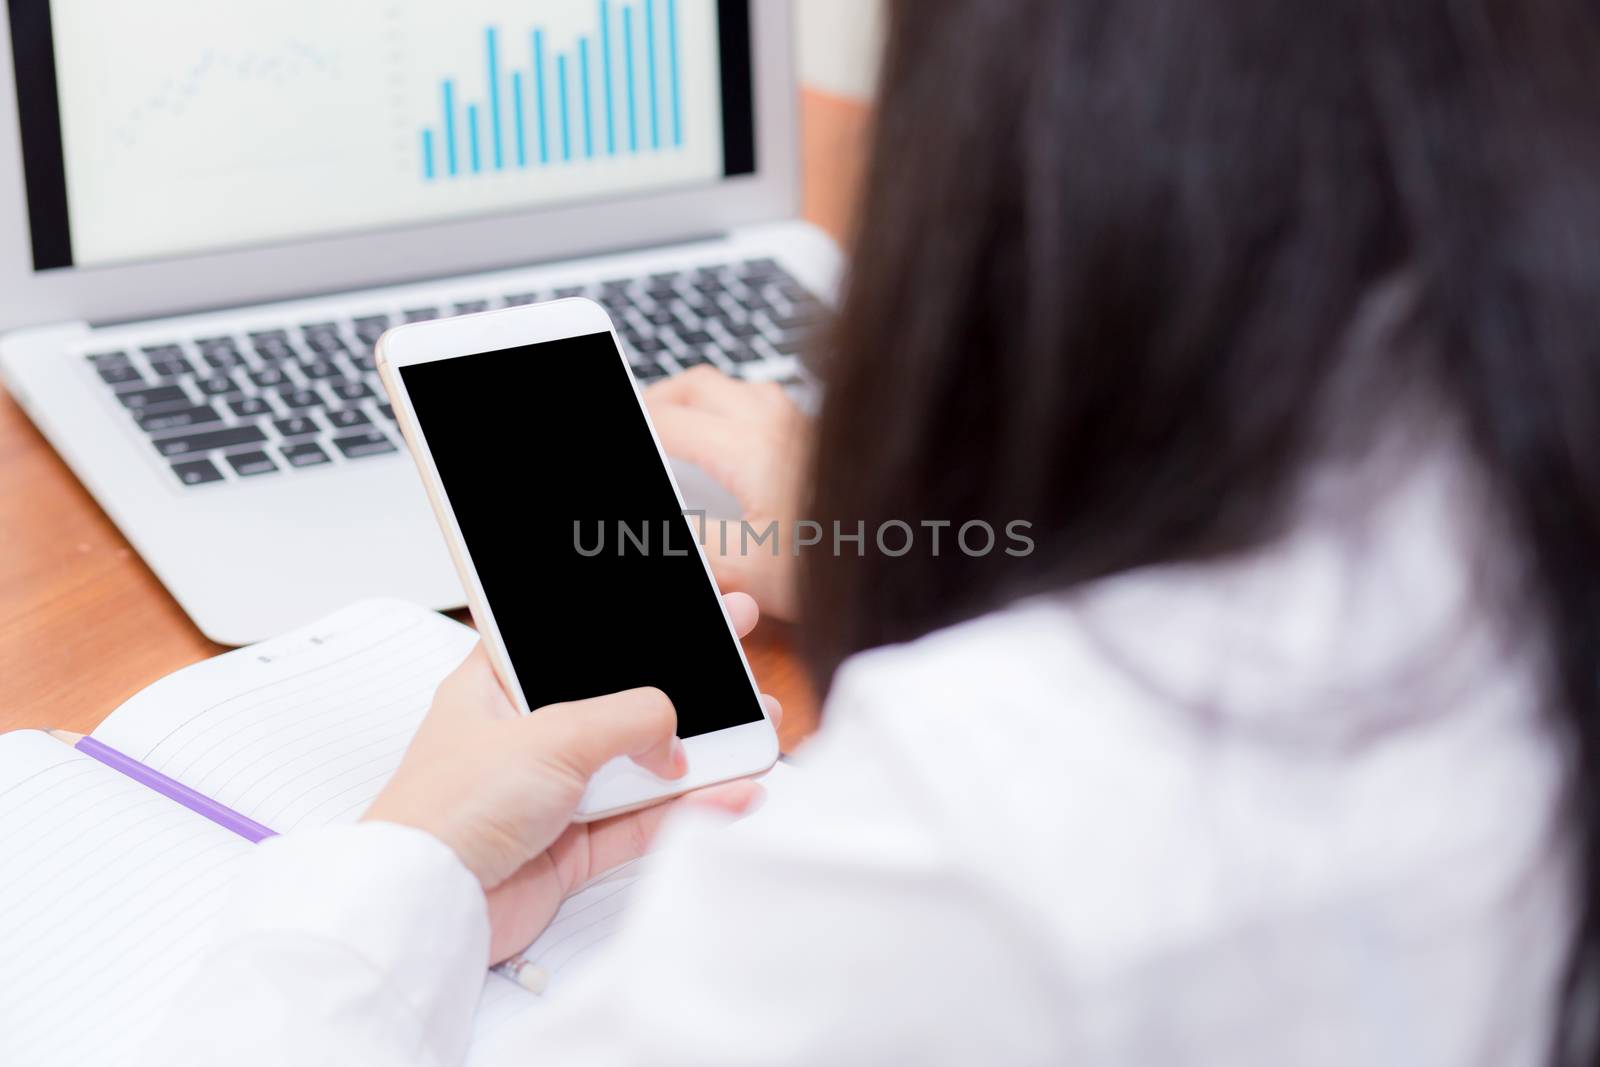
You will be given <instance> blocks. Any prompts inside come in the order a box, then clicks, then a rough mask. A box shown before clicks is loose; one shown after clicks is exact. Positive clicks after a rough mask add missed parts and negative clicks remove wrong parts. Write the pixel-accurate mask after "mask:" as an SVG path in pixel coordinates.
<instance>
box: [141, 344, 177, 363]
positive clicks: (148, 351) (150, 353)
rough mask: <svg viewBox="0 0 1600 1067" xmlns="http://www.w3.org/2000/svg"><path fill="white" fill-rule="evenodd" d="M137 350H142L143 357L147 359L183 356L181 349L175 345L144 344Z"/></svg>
mask: <svg viewBox="0 0 1600 1067" xmlns="http://www.w3.org/2000/svg"><path fill="white" fill-rule="evenodd" d="M139 351H141V352H143V353H144V355H145V358H146V359H149V360H158V359H182V358H183V349H181V348H179V347H178V346H177V345H146V346H145V347H143V348H141V349H139Z"/></svg>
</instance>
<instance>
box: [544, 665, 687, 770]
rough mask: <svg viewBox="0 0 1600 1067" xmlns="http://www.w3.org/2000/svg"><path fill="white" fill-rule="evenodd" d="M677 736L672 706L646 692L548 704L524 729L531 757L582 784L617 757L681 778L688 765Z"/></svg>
mask: <svg viewBox="0 0 1600 1067" xmlns="http://www.w3.org/2000/svg"><path fill="white" fill-rule="evenodd" d="M677 730H678V713H677V711H676V710H675V709H674V708H673V706H672V701H671V700H669V699H667V694H665V693H663V692H662V691H661V690H659V689H656V688H653V687H649V686H646V687H644V688H641V689H626V690H624V691H622V692H620V693H612V694H611V695H609V696H603V697H596V698H594V699H592V700H574V701H571V702H569V703H565V704H551V705H548V706H547V707H543V708H540V709H539V710H537V711H535V712H534V713H533V714H532V715H530V716H529V717H528V722H527V727H526V732H527V737H528V741H529V745H530V747H532V748H533V750H534V751H535V752H538V753H539V754H540V755H541V756H542V757H544V758H546V759H549V760H554V761H556V762H557V763H559V764H562V765H564V766H566V767H567V768H568V769H569V770H571V771H572V772H573V773H574V774H576V775H578V776H579V777H581V778H582V779H584V780H585V781H587V780H588V779H590V778H593V777H594V774H595V772H596V771H598V770H599V769H600V768H601V767H602V766H604V765H605V764H606V763H607V762H608V761H609V760H612V759H614V758H616V757H617V756H628V757H631V758H632V759H633V761H634V762H635V763H638V764H639V765H640V766H641V767H644V768H645V769H646V770H648V771H650V772H652V773H653V774H658V775H660V776H661V777H663V778H678V777H681V776H682V775H683V773H684V771H685V770H687V769H688V765H687V762H686V760H685V758H684V754H683V743H682V742H681V741H679V740H678V739H677V737H676V734H677Z"/></svg>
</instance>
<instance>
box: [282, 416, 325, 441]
mask: <svg viewBox="0 0 1600 1067" xmlns="http://www.w3.org/2000/svg"><path fill="white" fill-rule="evenodd" d="M272 425H274V426H276V427H277V428H278V432H279V433H281V434H283V436H285V437H309V436H310V435H312V434H315V433H321V432H322V427H321V426H318V425H317V420H316V419H313V418H312V417H311V416H309V415H295V416H293V417H292V418H287V419H277V420H275V421H274V422H273V424H272Z"/></svg>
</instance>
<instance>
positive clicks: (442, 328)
mask: <svg viewBox="0 0 1600 1067" xmlns="http://www.w3.org/2000/svg"><path fill="white" fill-rule="evenodd" d="M377 363H378V371H379V373H380V375H381V376H382V378H383V383H384V385H385V386H386V387H387V389H388V391H389V398H390V400H391V402H392V403H393V405H394V410H395V415H396V419H397V421H398V423H399V425H400V429H401V432H402V433H403V434H404V435H405V438H406V441H407V442H408V443H409V444H410V446H411V453H412V456H413V457H414V458H415V459H416V461H417V467H418V468H419V469H420V471H421V472H422V481H423V484H424V485H425V486H426V488H427V491H428V497H429V499H430V500H431V501H432V503H433V509H434V512H435V514H436V515H437V516H438V519H439V525H440V527H441V528H442V529H443V531H444V535H445V540H446V541H447V542H448V544H449V547H450V552H451V555H452V556H453V558H454V559H455V564H456V569H457V570H458V571H459V573H460V575H461V584H462V585H463V586H464V587H465V589H466V594H467V602H468V606H469V607H470V608H471V610H472V616H473V619H474V620H475V621H476V623H477V626H478V632H479V634H480V635H481V636H482V639H483V642H484V645H485V647H486V648H487V649H488V652H489V656H490V659H491V661H492V662H493V663H494V667H495V670H496V672H497V673H498V674H499V676H500V680H501V682H502V683H503V684H504V685H505V688H506V692H507V693H509V694H510V695H511V698H512V700H513V701H514V702H515V703H516V705H517V706H518V708H520V709H521V710H522V711H523V712H536V710H537V709H538V708H541V707H544V706H546V705H549V704H554V703H558V702H562V701H569V700H583V699H587V698H590V697H597V696H603V695H605V694H607V693H614V692H617V691H619V690H623V689H631V688H634V687H636V686H646V685H653V686H656V687H657V688H659V689H661V690H663V691H664V692H665V693H666V694H667V696H668V697H670V698H671V700H672V703H673V706H674V707H675V708H676V709H677V712H678V735H679V736H680V737H682V738H683V742H684V747H685V748H686V749H687V750H688V755H689V773H688V774H687V775H686V776H684V777H683V778H681V779H677V780H674V781H669V780H667V779H663V778H658V777H657V776H655V775H653V774H651V773H649V772H648V771H645V770H644V769H643V768H641V767H639V766H638V765H637V764H635V763H633V762H632V761H630V760H625V759H617V760H612V761H611V762H610V763H609V764H607V765H606V766H605V767H604V768H603V769H602V770H601V772H600V773H599V774H598V775H597V776H596V777H595V778H594V779H593V780H592V781H591V783H590V785H589V789H588V792H587V793H585V795H584V798H583V803H582V805H581V807H580V808H579V813H578V817H579V819H580V820H589V819H597V818H600V817H602V816H605V815H613V814H617V813H619V812H623V811H628V810H631V809H634V808H640V807H645V806H647V805H649V804H653V803H655V802H656V801H659V800H661V799H663V798H666V797H670V796H673V795H675V794H678V793H682V792H686V791H688V790H690V789H698V788H700V787H701V786H706V785H711V784H713V783H715V782H722V781H727V780H729V779H733V778H742V777H745V776H748V775H753V774H760V773H761V772H763V771H765V770H767V769H768V768H770V767H771V766H772V764H773V762H774V761H775V760H776V759H777V757H778V736H777V733H776V731H775V730H774V729H773V727H772V723H771V722H769V721H768V719H767V717H766V712H765V709H764V708H763V706H762V703H761V699H760V695H759V692H758V690H757V688H756V683H755V678H754V676H753V675H752V674H751V673H750V665H749V663H748V662H747V661H746V660H745V657H744V650H743V649H742V648H741V647H740V644H739V641H738V638H737V636H736V635H735V634H734V630H733V623H732V621H731V620H730V619H729V618H728V614H727V611H726V609H725V608H724V607H723V603H722V597H721V595H720V594H719V593H718V591H717V586H716V582H715V580H714V579H713V578H712V576H711V568H710V566H709V565H708V564H707V563H706V559H705V556H704V554H703V552H702V551H701V546H700V542H699V538H698V537H696V532H697V528H696V526H695V524H694V519H693V517H692V516H689V515H686V514H685V512H684V505H683V498H682V495H681V494H680V493H679V490H678V485H677V482H676V480H675V479H674V478H673V475H672V470H671V468H670V466H669V465H668V463H667V458H666V454H665V453H664V452H663V451H662V449H661V442H660V441H659V440H658V439H657V437H656V434H655V430H654V428H653V427H652V426H651V425H650V420H649V417H648V416H647V415H646V412H645V407H644V401H643V399H642V398H641V397H640V395H639V390H638V387H637V385H635V383H634V379H633V372H632V370H631V369H630V368H629V366H628V361H627V359H626V358H625V357H624V356H623V353H622V347H621V345H620V344H619V343H618V341H617V337H616V333H615V331H614V330H613V329H612V324H611V319H610V317H609V316H607V314H606V312H605V309H603V308H602V307H600V305H599V304H596V303H594V302H592V301H589V300H583V299H569V300H556V301H552V302H550V303H546V304H533V305H528V306H524V307H516V308H507V309H505V310H501V311H487V312H482V313H480V314H476V315H464V316H461V317H458V318H451V319H439V320H435V321H432V322H419V323H413V324H411V325H407V326H399V327H396V328H395V329H392V330H390V331H389V332H388V333H386V334H384V335H383V337H382V338H381V339H380V340H379V341H378V346H377Z"/></svg>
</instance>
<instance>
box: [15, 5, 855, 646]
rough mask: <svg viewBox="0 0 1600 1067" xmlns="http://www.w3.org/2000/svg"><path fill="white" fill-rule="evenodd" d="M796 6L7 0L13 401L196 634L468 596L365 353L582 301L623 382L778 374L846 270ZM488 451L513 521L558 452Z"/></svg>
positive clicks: (524, 512) (690, 488)
mask: <svg viewBox="0 0 1600 1067" xmlns="http://www.w3.org/2000/svg"><path fill="white" fill-rule="evenodd" d="M789 18H790V11H789V7H788V4H787V2H786V0H572V2H562V0H544V2H542V3H537V4H529V3H520V2H516V3H514V2H510V0H479V2H474V3H471V4H396V3H392V2H389V0H340V2H339V3H327V2H326V0H279V2H277V3H273V4H218V3H215V2H208V0H144V2H142V3H138V4H129V3H122V2H112V0H94V2H90V0H50V2H46V0H13V2H12V3H11V5H10V19H9V27H8V30H9V40H10V44H11V47H10V49H9V50H8V51H9V54H10V55H11V57H12V61H13V67H14V72H13V73H14V78H12V79H9V80H8V79H0V81H3V83H4V88H3V89H0V93H4V94H8V95H10V96H11V97H12V99H8V100H0V116H3V117H0V122H4V123H6V124H8V125H10V126H11V127H12V128H11V129H8V130H4V131H0V145H4V146H7V148H6V150H8V151H10V152H12V153H13V156H14V158H15V160H16V165H14V166H12V165H7V166H0V232H3V235H4V239H3V240H0V329H3V330H4V331H6V332H5V336H4V337H3V339H0V371H3V374H4V379H5V383H6V386H7V387H8V388H9V390H10V391H11V393H12V394H13V395H14V396H15V397H16V399H17V400H18V402H19V403H20V404H21V405H22V406H23V407H24V408H25V409H26V410H27V412H28V413H29V415H30V416H31V417H32V419H33V420H34V422H35V423H37V424H38V426H39V428H40V429H41V430H42V431H43V432H44V434H45V435H46V436H47V437H48V438H49V440H50V441H51V443H52V444H53V445H54V446H55V448H56V449H57V450H58V451H59V452H60V453H61V455H62V456H63V457H64V458H65V459H66V461H67V463H68V464H69V465H70V466H71V468H72V470H73V471H74V472H75V473H76V474H77V476H78V477H79V478H80V479H81V480H82V481H83V483H84V484H85V485H86V486H87V487H88V488H89V490H90V491H91V492H92V493H93V494H94V496H95V498H96V499H97V500H98V501H99V503H100V505H101V506H102V507H103V508H105V510H106V512H107V513H108V514H109V515H110V516H111V518H112V519H113V520H114V521H115V522H116V523H117V525H118V526H119V527H120V528H121V530H122V531H123V533H124V534H126V535H127V537H128V540H129V541H131V542H132V543H133V545H134V547H135V548H136V549H137V550H138V551H139V552H140V554H141V555H142V556H143V557H144V559H145V560H146V561H147V562H148V563H149V564H150V566H151V568H152V569H154V571H155V572H156V574H157V575H159V576H160V578H161V580H162V581H163V582H164V583H166V586H167V588H168V589H169V590H171V592H172V594H173V596H175V597H176V598H177V599H178V601H179V602H180V603H181V604H182V605H183V607H184V609H185V610H186V611H187V612H188V613H189V615H190V617H191V618H193V619H194V621H195V622H196V624H198V626H199V627H200V629H201V630H203V631H204V632H205V633H206V634H207V635H208V636H209V637H211V638H213V639H215V640H217V641H220V642H223V643H225V644H241V643H245V642H249V641H253V640H257V639H260V638H264V637H267V636H270V635H272V634H275V633H278V632H280V631H282V630H285V629H288V628H290V627H292V626H294V625H296V624H297V623H300V622H303V621H306V620H309V619H312V618H314V617H316V616H318V615H320V614H322V613H324V612H326V611H328V610H330V609H333V608H335V607H337V606H339V605H342V604H345V603H347V602H349V601H351V600H355V599H357V598H360V597H364V596H371V595H379V594H382V595H394V596H401V597H405V598H408V599H411V600H415V601H418V602H421V603H423V604H427V605H431V606H434V607H439V608H446V607H453V606H456V605H459V604H460V603H462V596H461V591H460V589H459V587H458V586H457V583H456V579H455V575H454V573H453V571H452V568H451V566H450V562H449V559H448V557H447V554H446V551H445V548H444V545H443V542H442V541H441V539H440V536H439V533H438V531H437V529H436V528H435V524H434V520H433V517H432V515H431V513H430V512H429V509H428V506H427V504H426V501H425V500H424V497H423V493H422V489H421V486H420V484H419V483H418V480H417V476H416V473H415V471H414V469H413V467H412V463H411V461H410V459H409V457H407V456H406V455H404V454H403V453H402V451H401V442H400V438H399V436H398V434H397V433H396V432H395V426H394V422H393V416H392V412H391V411H390V409H389V407H388V406H387V404H386V403H385V402H384V396H383V392H382V389H381V387H380V386H379V384H378V381H377V378H376V376H375V374H374V373H373V368H372V346H373V343H374V342H375V341H376V340H377V338H378V335H379V334H381V333H382V332H383V330H385V329H387V328H388V327H389V326H391V325H394V324H397V323H402V322H407V321H411V320H416V319H425V318H433V317H437V316H444V315H452V314H461V313H466V312H470V311H475V310H480V309H483V308H491V307H497V306H505V305H507V304H520V303H526V302H532V301H538V300H543V299H548V298H552V297H559V296H567V295H573V294H584V295H588V296H591V297H593V298H594V299H597V300H599V301H601V302H602V303H603V304H605V306H606V307H607V309H608V310H609V311H610V313H611V316H612V318H613V319H614V320H615V321H616V323H617V324H618V328H619V332H620V333H621V334H622V335H623V337H624V339H625V343H626V344H627V346H628V347H629V358H630V359H631V360H632V361H633V365H634V368H635V370H636V372H637V375H638V377H639V378H640V379H641V381H649V380H652V379H655V378H659V377H662V376H665V375H670V374H675V373H678V372H679V371H681V370H683V369H684V368H687V367H692V366H695V365H697V364H710V365H712V366H715V367H719V368H721V369H723V370H725V371H727V372H728V373H730V374H735V375H740V376H743V377H747V378H753V379H763V380H777V381H781V382H785V383H788V384H790V385H797V386H798V387H799V388H802V389H803V388H804V387H805V384H804V372H803V370H802V368H801V367H800V365H799V363H798V361H797V359H796V354H797V352H798V351H799V349H800V345H801V338H802V336H803V334H804V332H805V331H806V329H807V328H808V326H810V325H812V324H813V323H814V321H815V320H816V318H817V317H818V315H819V314H820V313H821V310H822V308H823V307H824V304H825V302H826V301H828V300H829V299H830V295H831V291H832V289H833V287H834V285H835V282H836V275H837V271H838V268H839V256H838V252H837V249H836V248H835V246H834V245H833V244H832V243H831V242H830V241H829V240H828V239H827V237H825V236H824V235H823V234H821V233H820V232H819V231H817V230H816V229H815V228H813V227H810V226H808V225H805V224H803V223H801V222H799V221H797V220H796V218H795V214H796V211H797V205H798V184H799V183H798V173H797V153H796V122H795V108H796V91H795V88H796V87H795V83H794V76H793V68H792V62H793V56H792V41H791V32H790V24H789ZM526 401H527V417H528V418H529V419H537V418H539V413H540V409H541V408H542V407H544V406H546V405H553V404H561V403H563V402H564V398H562V397H559V396H548V395H529V396H528V397H527V398H526ZM575 447H580V446H579V445H578V444H577V443H575ZM483 462H484V463H485V464H492V465H495V466H497V467H501V468H505V469H508V470H511V471H516V472H520V480H521V481H522V483H523V484H524V485H525V486H526V493H525V495H520V496H513V497H508V499H507V500H506V521H507V522H521V521H524V520H525V519H526V517H527V516H528V515H529V514H530V512H531V509H533V508H534V507H536V502H537V500H538V496H539V470H540V467H541V465H542V464H545V463H559V462H561V457H559V456H532V455H485V456H484V457H483ZM682 475H683V478H684V485H685V491H686V493H688V494H689V495H690V496H691V497H692V498H694V499H691V505H693V504H696V503H698V504H701V505H709V506H711V507H712V508H713V510H724V508H725V504H726V502H725V501H723V502H720V503H719V502H718V501H715V500H712V499H711V495H712V494H711V490H710V489H709V487H708V486H709V483H708V482H707V481H706V480H705V479H704V478H703V477H697V475H696V473H695V472H693V471H684V472H682Z"/></svg>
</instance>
